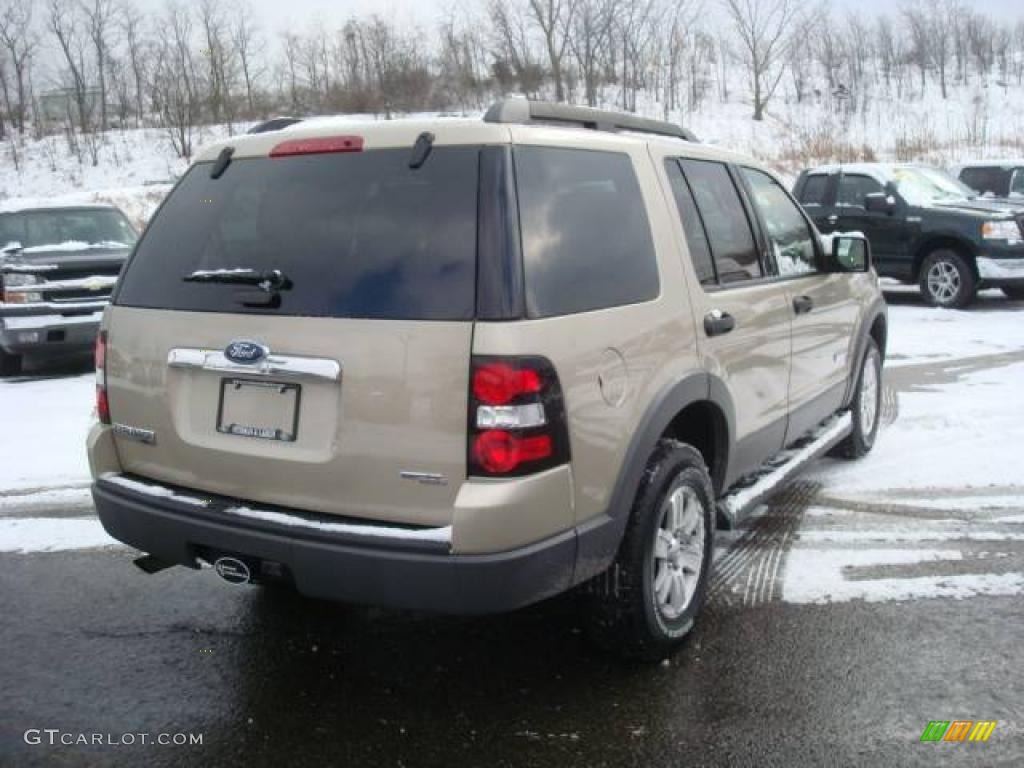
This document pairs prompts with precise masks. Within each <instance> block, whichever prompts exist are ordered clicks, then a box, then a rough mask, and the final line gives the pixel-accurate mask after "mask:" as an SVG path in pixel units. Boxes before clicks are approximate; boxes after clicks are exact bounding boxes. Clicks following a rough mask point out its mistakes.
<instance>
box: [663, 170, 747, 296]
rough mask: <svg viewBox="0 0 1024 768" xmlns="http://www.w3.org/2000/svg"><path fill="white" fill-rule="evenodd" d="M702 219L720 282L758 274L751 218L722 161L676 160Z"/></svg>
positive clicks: (730, 281)
mask: <svg viewBox="0 0 1024 768" xmlns="http://www.w3.org/2000/svg"><path fill="white" fill-rule="evenodd" d="M679 165H680V167H681V168H682V169H683V174H684V175H685V176H686V180H687V182H689V185H690V189H691V190H692V191H693V196H694V199H695V200H696V202H697V209H698V210H699V211H700V216H701V219H702V220H703V222H704V229H705V231H706V232H707V238H708V243H709V244H710V245H711V255H712V257H713V259H714V264H715V269H716V270H717V272H718V281H719V282H720V283H734V282H737V281H739V280H750V279H753V278H757V277H761V275H762V274H763V273H762V271H761V262H760V261H759V260H758V257H757V246H756V245H755V243H754V234H753V232H752V230H751V229H750V220H749V219H748V218H747V212H746V211H745V210H744V208H743V202H742V201H741V200H740V196H739V192H738V191H737V190H736V185H735V184H733V181H732V177H731V176H730V175H729V170H728V169H727V168H726V167H725V165H724V164H723V163H718V162H712V161H708V160H689V159H684V160H680V161H679Z"/></svg>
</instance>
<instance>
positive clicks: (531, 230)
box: [515, 147, 659, 317]
mask: <svg viewBox="0 0 1024 768" xmlns="http://www.w3.org/2000/svg"><path fill="white" fill-rule="evenodd" d="M515 168H516V183H517V186H518V191H519V218H520V223H521V228H522V244H523V271H524V275H525V282H526V308H527V313H528V315H529V316H530V317H550V316H553V315H567V314H572V313H575V312H586V311H588V310H594V309H602V308H604V307H615V306H620V305H623V304H635V303H637V302H641V301H648V300H650V299H654V298H656V297H657V296H658V289H659V285H658V265H657V261H656V259H655V255H654V243H653V241H652V239H651V228H650V224H649V223H648V220H647V211H646V209H645V208H644V203H643V199H642V198H641V195H640V185H639V183H638V182H637V178H636V173H635V172H634V171H633V163H632V161H631V160H630V158H629V155H626V154H621V153H614V152H594V151H589V150H581V149H559V148H551V147H516V148H515Z"/></svg>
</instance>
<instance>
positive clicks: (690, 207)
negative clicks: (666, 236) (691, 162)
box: [665, 160, 718, 285]
mask: <svg viewBox="0 0 1024 768" xmlns="http://www.w3.org/2000/svg"><path fill="white" fill-rule="evenodd" d="M665 171H666V173H668V180H669V183H670V184H671V185H672V195H673V196H674V197H675V199H676V208H678V209H679V218H680V219H682V222H683V231H684V232H685V233H686V243H687V245H689V247H690V258H691V259H692V260H693V269H694V271H695V272H696V273H697V279H698V280H700V284H701V285H714V284H715V283H717V282H718V279H717V278H716V277H715V266H714V264H712V263H711V246H710V245H709V244H708V236H707V233H706V232H705V231H704V223H703V222H702V221H701V220H700V213H699V212H698V211H697V203H696V202H694V199H693V192H692V191H691V190H690V185H689V184H687V183H686V177H685V176H683V172H682V171H681V170H679V163H678V162H677V161H676V160H666V161H665Z"/></svg>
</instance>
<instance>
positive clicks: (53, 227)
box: [0, 205, 138, 376]
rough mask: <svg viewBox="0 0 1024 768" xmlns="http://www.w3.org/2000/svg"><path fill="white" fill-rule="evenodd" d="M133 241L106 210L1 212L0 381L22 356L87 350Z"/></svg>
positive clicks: (116, 214)
mask: <svg viewBox="0 0 1024 768" xmlns="http://www.w3.org/2000/svg"><path fill="white" fill-rule="evenodd" d="M137 237H138V235H137V234H136V232H135V230H134V229H133V228H132V225H131V224H130V223H129V222H128V219H127V218H125V216H124V214H123V213H121V211H119V210H118V209H116V208H113V207H110V206H102V205H90V206H67V207H60V208H52V207H51V208H26V209H20V210H14V211H0V289H2V296H0V375H3V376H11V375H15V374H17V373H19V372H20V371H21V362H22V356H23V355H26V354H32V355H56V354H66V353H74V352H88V351H89V350H91V349H92V347H93V344H94V343H95V341H96V331H97V330H98V329H99V324H100V317H101V315H102V312H103V308H104V307H106V305H107V302H108V301H109V299H110V293H111V290H112V289H113V286H114V284H115V283H116V282H117V276H118V273H119V272H120V271H121V266H122V265H123V264H124V262H125V259H126V258H127V256H128V253H129V252H130V250H131V248H132V247H133V246H134V245H135V241H136V239H137Z"/></svg>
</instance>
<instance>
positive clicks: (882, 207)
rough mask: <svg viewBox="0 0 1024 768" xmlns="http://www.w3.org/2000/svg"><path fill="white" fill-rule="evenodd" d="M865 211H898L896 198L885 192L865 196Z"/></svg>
mask: <svg viewBox="0 0 1024 768" xmlns="http://www.w3.org/2000/svg"><path fill="white" fill-rule="evenodd" d="M864 209H865V210H867V211H870V212H871V213H892V212H893V211H895V210H896V198H895V197H893V196H892V195H887V194H885V193H884V192H872V193H871V194H869V195H864Z"/></svg>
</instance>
